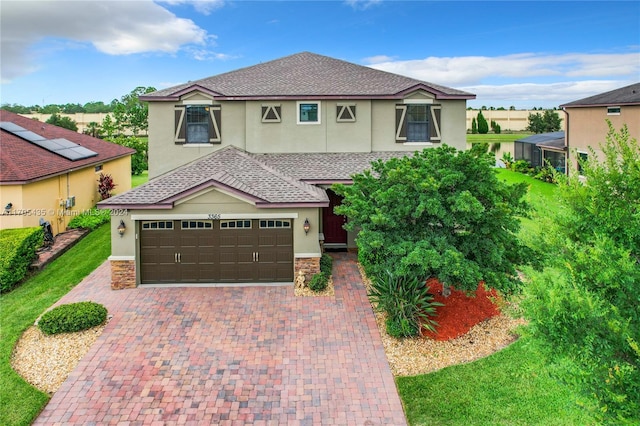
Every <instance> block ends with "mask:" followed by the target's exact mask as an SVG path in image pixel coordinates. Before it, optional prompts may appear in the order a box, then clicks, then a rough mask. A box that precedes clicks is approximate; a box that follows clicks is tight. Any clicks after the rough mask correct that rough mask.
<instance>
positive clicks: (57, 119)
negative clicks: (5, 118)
mask: <svg viewBox="0 0 640 426" xmlns="http://www.w3.org/2000/svg"><path fill="white" fill-rule="evenodd" d="M155 91H156V88H155V87H143V86H139V87H136V88H135V89H133V90H132V91H131V92H130V93H127V94H126V95H124V96H122V97H121V98H120V99H114V100H113V101H111V103H110V104H109V105H105V104H104V103H103V102H88V103H86V104H84V106H82V105H80V104H64V105H54V104H51V105H46V106H45V107H40V106H39V105H33V106H29V107H25V106H22V105H17V104H13V105H10V104H3V105H2V109H4V110H7V111H11V112H13V113H16V114H31V113H40V114H51V116H50V117H49V118H48V119H47V121H46V122H47V123H48V124H53V125H54V126H59V127H64V128H65V129H69V130H73V131H74V132H77V131H78V123H77V122H76V121H75V120H73V119H72V118H70V117H62V116H61V115H60V114H75V113H109V115H107V116H106V117H105V118H104V119H103V120H102V123H97V122H95V121H93V122H90V123H88V124H87V127H86V128H85V129H84V133H85V134H88V135H91V136H93V137H96V138H101V139H105V140H107V141H109V142H113V143H117V144H118V145H123V146H127V147H129V148H133V149H135V150H136V153H135V154H133V155H132V156H131V173H132V174H134V175H138V174H140V173H142V172H143V171H144V170H147V167H148V161H149V156H148V147H149V143H148V141H147V139H146V138H139V137H138V136H139V135H144V134H146V132H147V130H148V128H149V122H148V117H149V107H148V105H147V103H146V102H141V101H140V96H142V95H144V94H147V93H151V92H155ZM130 135H133V136H130Z"/></svg>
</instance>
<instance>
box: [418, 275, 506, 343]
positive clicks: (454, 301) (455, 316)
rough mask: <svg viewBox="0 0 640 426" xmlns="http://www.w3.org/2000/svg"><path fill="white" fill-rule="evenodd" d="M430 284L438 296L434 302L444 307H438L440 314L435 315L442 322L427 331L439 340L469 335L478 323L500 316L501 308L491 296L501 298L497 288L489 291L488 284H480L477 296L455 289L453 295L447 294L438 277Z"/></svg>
mask: <svg viewBox="0 0 640 426" xmlns="http://www.w3.org/2000/svg"><path fill="white" fill-rule="evenodd" d="M427 286H428V287H429V288H430V293H431V294H433V295H434V298H433V301H434V302H440V303H443V304H444V306H438V307H436V316H435V317H432V319H434V320H435V321H436V322H437V323H438V325H437V326H436V332H435V333H434V332H431V331H427V330H423V332H422V334H423V335H424V336H427V337H430V338H432V339H435V340H450V339H455V338H456V337H460V336H462V335H464V334H466V333H467V332H468V331H469V330H470V329H471V328H472V327H473V326H474V325H476V324H478V323H480V322H482V321H484V320H487V319H489V318H491V317H494V316H497V315H500V310H499V309H498V307H497V306H496V305H495V304H494V302H493V301H492V299H491V298H493V300H497V298H498V294H497V293H496V291H495V290H490V291H487V290H486V289H485V287H484V283H480V284H478V289H477V290H476V292H475V297H473V295H471V296H467V295H466V294H465V292H463V291H459V290H455V289H452V290H451V295H450V296H449V297H444V296H443V295H442V284H441V283H440V282H439V281H438V280H437V279H429V280H427Z"/></svg>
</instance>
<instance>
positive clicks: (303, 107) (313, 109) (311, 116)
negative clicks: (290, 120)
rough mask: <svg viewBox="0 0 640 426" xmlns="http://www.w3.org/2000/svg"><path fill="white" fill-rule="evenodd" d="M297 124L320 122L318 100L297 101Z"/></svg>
mask: <svg viewBox="0 0 640 426" xmlns="http://www.w3.org/2000/svg"><path fill="white" fill-rule="evenodd" d="M298 124H320V102H298Z"/></svg>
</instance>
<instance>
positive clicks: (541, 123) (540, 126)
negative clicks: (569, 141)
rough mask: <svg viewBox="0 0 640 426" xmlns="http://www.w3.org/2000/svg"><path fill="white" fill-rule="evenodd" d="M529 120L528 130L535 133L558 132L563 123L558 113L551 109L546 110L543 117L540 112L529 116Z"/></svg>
mask: <svg viewBox="0 0 640 426" xmlns="http://www.w3.org/2000/svg"><path fill="white" fill-rule="evenodd" d="M534 110H535V108H534ZM528 120H529V125H528V126H527V130H528V131H530V132H533V133H547V132H557V131H558V130H560V128H561V123H562V119H561V118H560V116H559V115H558V113H557V112H556V111H553V110H549V109H548V110H545V111H544V113H543V114H542V115H540V113H539V112H536V113H532V114H529V118H528Z"/></svg>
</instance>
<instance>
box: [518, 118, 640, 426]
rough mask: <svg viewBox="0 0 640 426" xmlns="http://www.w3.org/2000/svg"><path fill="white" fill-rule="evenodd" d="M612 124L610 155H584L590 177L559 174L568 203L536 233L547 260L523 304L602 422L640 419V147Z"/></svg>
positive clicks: (606, 149) (534, 326) (535, 329)
mask: <svg viewBox="0 0 640 426" xmlns="http://www.w3.org/2000/svg"><path fill="white" fill-rule="evenodd" d="M608 125H609V133H608V135H607V138H606V142H604V144H603V145H602V146H601V149H602V152H603V153H604V159H602V160H601V161H600V160H599V159H598V158H597V155H596V153H595V152H594V151H593V150H592V151H591V155H590V156H589V160H587V161H583V162H582V167H583V171H584V176H585V177H586V183H584V182H583V181H581V180H580V178H579V177H577V176H575V177H571V178H569V179H566V178H565V179H563V180H561V181H560V184H559V188H560V193H561V205H562V208H561V209H559V210H558V212H557V213H556V214H554V215H552V216H551V217H550V218H549V219H548V223H545V226H544V227H543V229H544V232H543V233H542V235H541V236H540V238H537V239H536V241H540V243H541V245H542V249H543V250H544V252H546V253H548V259H547V264H548V266H547V268H545V270H544V271H542V272H537V273H536V272H532V274H531V284H530V285H529V287H528V289H527V298H526V300H525V303H524V304H523V306H524V308H525V311H526V313H527V316H528V317H529V318H530V319H531V324H532V330H533V335H534V337H536V338H537V339H539V340H540V341H542V342H543V343H545V344H546V345H547V347H548V348H549V350H550V352H551V353H553V354H555V355H556V356H558V358H559V359H560V361H559V362H558V363H559V364H560V365H561V366H563V367H564V368H563V369H561V370H560V371H561V372H563V373H564V378H565V379H566V380H567V381H568V382H570V383H575V382H578V383H579V385H580V388H581V389H582V390H584V392H585V395H586V397H588V398H592V397H595V399H596V403H597V404H598V406H599V410H598V411H597V413H596V415H599V416H601V417H602V419H601V420H602V422H604V423H616V424H639V422H640V309H639V305H638V301H639V300H638V295H639V294H640V167H639V166H638V165H639V164H640V145H638V141H637V140H635V139H631V138H630V137H629V132H628V130H627V127H626V126H624V127H623V128H622V129H621V130H620V131H619V132H616V131H615V129H613V126H612V125H611V123H610V122H609V123H608ZM566 360H570V361H566ZM576 378H578V380H576ZM587 405H588V404H587Z"/></svg>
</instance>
